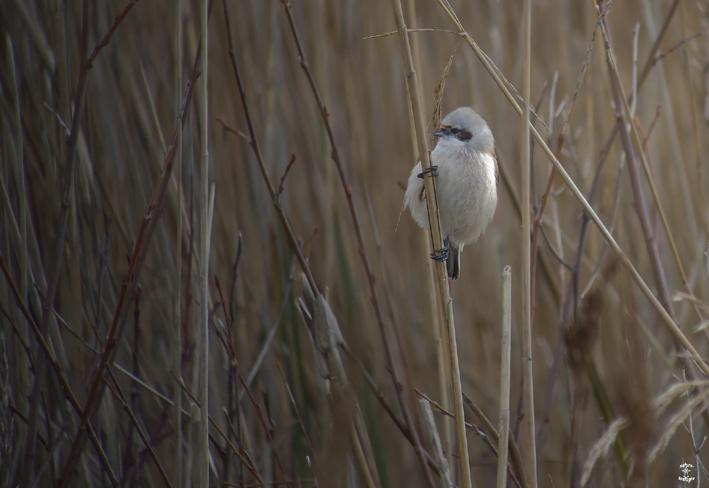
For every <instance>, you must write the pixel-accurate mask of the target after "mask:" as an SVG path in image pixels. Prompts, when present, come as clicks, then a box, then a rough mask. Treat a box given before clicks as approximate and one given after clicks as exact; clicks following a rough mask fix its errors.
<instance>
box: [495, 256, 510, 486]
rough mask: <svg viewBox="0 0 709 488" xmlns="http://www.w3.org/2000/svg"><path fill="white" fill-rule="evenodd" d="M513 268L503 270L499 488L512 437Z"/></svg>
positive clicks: (498, 450) (505, 478)
mask: <svg viewBox="0 0 709 488" xmlns="http://www.w3.org/2000/svg"><path fill="white" fill-rule="evenodd" d="M511 339H512V268H510V267H509V266H505V269H503V270H502V345H501V347H500V353H501V354H500V355H501V356H502V359H501V365H500V428H499V433H500V435H499V444H498V448H497V452H498V453H499V454H498V457H497V488H505V486H507V457H508V456H507V454H508V450H507V447H508V442H509V435H510V362H511V357H512V347H511V346H512V341H511Z"/></svg>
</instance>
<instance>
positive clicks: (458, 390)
mask: <svg viewBox="0 0 709 488" xmlns="http://www.w3.org/2000/svg"><path fill="white" fill-rule="evenodd" d="M392 7H393V8H394V16H395V17H396V26H397V28H398V30H399V37H400V41H401V49H402V51H403V54H404V69H405V70H406V81H407V83H408V87H409V94H410V96H409V98H410V100H411V107H412V109H413V113H414V126H415V128H416V139H417V142H418V152H419V158H420V159H421V167H422V169H423V170H424V171H425V170H427V169H429V168H430V167H431V160H430V158H429V152H428V141H427V140H426V133H425V127H426V126H425V124H424V122H423V109H422V108H421V98H420V96H419V93H420V90H419V86H418V79H417V77H416V70H415V69H414V62H413V56H412V54H411V44H410V43H409V31H408V29H407V27H406V23H405V22H404V13H403V10H402V7H401V1H400V0H392ZM427 174H429V175H430V173H427ZM423 184H424V188H426V195H430V196H433V197H429V200H428V205H427V207H428V219H429V228H430V229H431V240H432V241H433V247H434V249H442V248H443V236H442V235H441V227H440V223H439V218H438V202H437V201H436V199H435V195H436V190H435V186H434V185H435V183H434V180H433V178H432V177H430V176H427V177H425V178H424V179H423ZM436 282H437V283H438V288H439V290H440V294H441V299H442V301H443V308H444V309H445V311H446V323H447V330H448V334H447V337H446V339H447V342H448V352H449V355H450V374H451V395H452V397H453V406H454V412H455V427H456V434H457V436H458V450H459V451H460V453H459V454H460V470H461V485H462V486H463V488H471V487H472V481H471V477H470V464H469V463H470V460H469V456H468V439H467V437H466V432H465V412H464V410H463V389H462V387H461V381H460V365H459V363H458V345H457V343H456V337H455V322H454V320H453V301H452V300H451V297H450V289H449V287H448V275H447V273H446V266H445V262H443V261H437V262H436Z"/></svg>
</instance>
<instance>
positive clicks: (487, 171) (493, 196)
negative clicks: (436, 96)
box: [405, 107, 498, 279]
mask: <svg viewBox="0 0 709 488" xmlns="http://www.w3.org/2000/svg"><path fill="white" fill-rule="evenodd" d="M434 135H438V136H440V139H439V140H438V145H437V146H436V149H435V150H434V151H433V152H432V153H431V165H433V166H438V171H437V172H438V175H437V176H436V177H435V182H436V195H437V197H438V208H439V216H440V222H441V232H442V234H443V238H444V239H447V240H448V242H449V245H450V256H449V258H448V263H447V267H448V275H449V276H450V277H451V278H453V279H457V278H458V277H459V276H460V252H461V251H462V250H463V246H465V244H470V243H473V242H475V241H476V240H477V239H478V237H480V234H482V233H483V231H484V230H485V227H487V225H488V224H489V223H490V222H491V221H492V218H493V216H494V215H495V208H496V207H497V180H498V173H497V159H496V157H495V141H494V139H493V137H492V132H491V131H490V128H489V127H488V125H487V123H486V122H485V121H484V120H483V119H482V118H481V117H480V116H479V115H478V114H477V113H476V112H475V110H473V109H472V108H470V107H460V108H458V109H456V110H454V111H453V112H451V113H449V114H448V115H447V116H446V117H445V118H444V119H443V123H442V126H441V128H440V129H438V130H437V131H436V132H434ZM420 173H421V163H420V162H419V163H418V164H417V165H416V166H415V167H414V169H413V171H412V172H411V176H409V183H408V186H407V188H406V196H405V205H406V206H407V207H409V209H410V210H411V215H412V217H413V218H414V220H415V221H416V223H418V224H419V225H420V226H421V227H423V228H425V229H427V228H428V210H427V208H426V195H425V192H424V191H423V180H422V179H421V178H419V177H418V175H419V174H420Z"/></svg>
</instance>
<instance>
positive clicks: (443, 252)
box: [429, 237, 450, 261]
mask: <svg viewBox="0 0 709 488" xmlns="http://www.w3.org/2000/svg"><path fill="white" fill-rule="evenodd" d="M443 246H444V247H443V249H434V250H433V252H432V253H431V254H430V255H429V257H430V258H431V259H434V260H436V261H447V260H448V254H449V251H450V246H449V245H448V238H447V237H446V238H445V240H444V241H443Z"/></svg>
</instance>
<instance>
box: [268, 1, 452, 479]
mask: <svg viewBox="0 0 709 488" xmlns="http://www.w3.org/2000/svg"><path fill="white" fill-rule="evenodd" d="M282 3H283V8H284V10H285V13H286V16H287V17H288V24H289V25H290V30H291V33H292V34H293V39H294V41H295V45H296V48H297V49H298V58H299V61H300V66H301V68H302V69H303V72H304V73H305V75H306V78H307V79H308V83H309V84H310V89H311V91H312V92H313V96H314V97H315V101H316V103H317V105H318V109H319V110H320V115H321V118H322V120H323V124H324V125H325V131H326V132H327V136H328V139H329V141H330V149H331V151H332V152H331V157H332V161H333V162H334V163H335V166H336V168H337V172H338V173H339V175H340V181H341V182H342V187H343V189H344V190H345V195H346V196H347V203H348V206H349V210H350V215H351V216H352V223H353V226H354V230H355V235H356V237H357V244H358V246H359V255H360V258H361V259H362V264H363V266H364V269H365V272H366V274H367V278H368V282H369V290H370V295H371V302H372V306H373V307H374V313H375V315H376V318H377V324H378V325H379V330H380V333H381V336H382V342H383V345H384V352H385V357H386V365H387V369H388V371H389V374H390V375H391V377H392V380H393V382H394V388H395V390H396V395H397V399H398V400H399V406H400V408H401V410H402V412H403V414H404V419H405V421H406V423H407V425H408V426H409V429H410V430H411V433H412V435H413V436H414V439H415V441H416V443H415V446H414V450H415V451H416V453H417V455H418V457H419V461H420V463H421V466H422V467H423V470H424V473H425V474H426V479H427V481H428V483H429V486H431V487H433V486H435V483H434V481H433V477H432V475H431V471H430V470H429V469H428V464H427V463H426V459H425V457H424V456H423V453H422V451H421V449H422V448H421V443H420V441H419V439H418V434H417V432H416V429H415V428H414V423H413V419H412V416H411V413H410V411H409V408H408V406H407V404H406V400H405V399H404V395H403V387H402V384H401V381H400V380H399V376H398V373H397V369H396V364H395V362H394V355H393V353H392V350H391V345H390V341H389V337H388V333H387V330H386V326H385V324H384V319H383V317H382V312H381V307H380V305H379V298H378V296H377V290H376V285H375V283H376V280H375V277H374V272H373V271H372V267H371V264H370V262H369V257H368V256H367V252H366V247H365V245H364V238H363V237H362V228H361V226H360V224H359V218H358V217H357V211H356V209H355V205H354V200H353V198H352V187H351V186H350V185H349V184H348V183H347V177H346V176H345V172H344V169H343V168H342V160H341V158H340V154H339V151H338V148H337V144H336V143H335V136H334V134H333V131H332V126H331V125H330V114H329V112H328V110H327V107H326V106H325V104H324V103H323V101H322V98H321V97H320V93H319V91H318V88H317V85H316V84H315V78H314V77H313V74H312V72H311V71H310V66H309V65H308V61H307V58H306V56H305V52H304V50H303V46H302V43H301V42H300V36H299V35H298V30H297V28H296V25H295V19H294V18H293V11H292V9H291V5H290V2H287V1H285V0H282ZM437 249H440V248H437Z"/></svg>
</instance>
